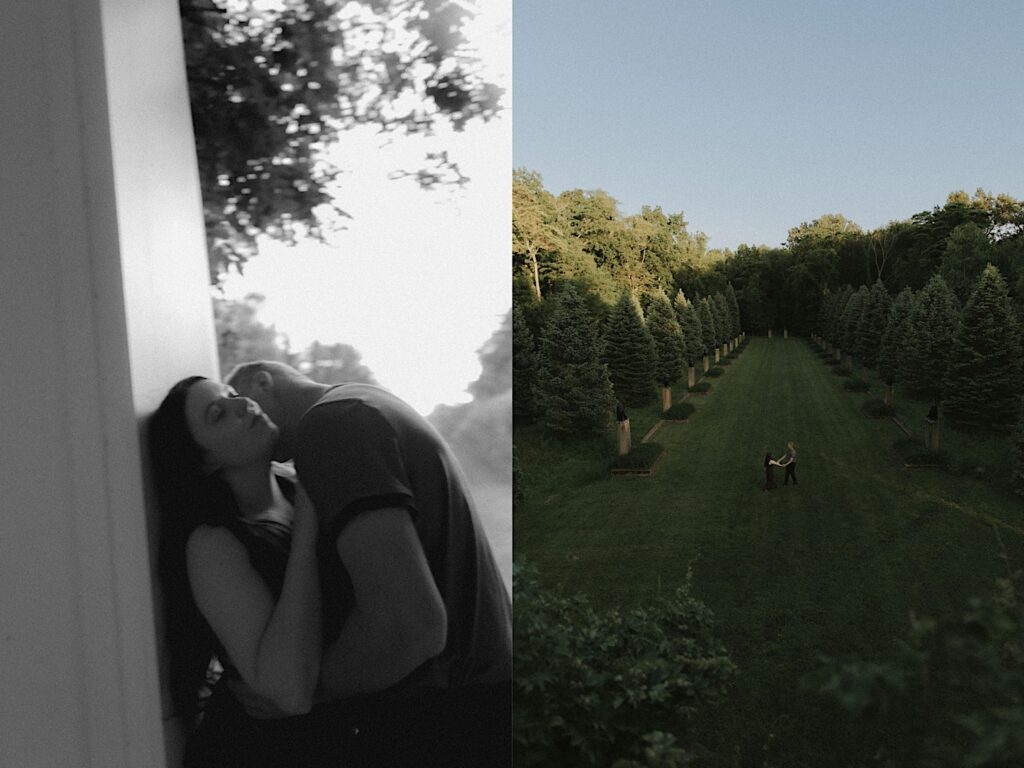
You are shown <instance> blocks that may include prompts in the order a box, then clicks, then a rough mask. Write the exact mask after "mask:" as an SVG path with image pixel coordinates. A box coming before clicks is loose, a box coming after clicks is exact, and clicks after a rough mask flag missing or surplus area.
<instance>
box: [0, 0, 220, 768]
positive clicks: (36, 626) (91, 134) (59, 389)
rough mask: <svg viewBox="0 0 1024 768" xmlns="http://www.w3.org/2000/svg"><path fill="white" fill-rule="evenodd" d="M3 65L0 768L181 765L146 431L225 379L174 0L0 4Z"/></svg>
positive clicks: (0, 179) (0, 103) (0, 168)
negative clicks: (160, 637) (186, 383)
mask: <svg viewBox="0 0 1024 768" xmlns="http://www.w3.org/2000/svg"><path fill="white" fill-rule="evenodd" d="M0 51H3V54H4V77H3V79H2V82H0V115H2V118H0V231H2V232H3V235H4V237H3V240H2V244H0V361H2V362H0V499H2V500H3V501H2V512H0V583H2V584H3V587H2V588H0V692H2V695H0V765H2V766H8V765H10V766H18V768H33V766H40V767H42V766H46V768H50V767H51V766H75V767H76V768H77V767H78V766H82V767H87V766H96V767H97V768H99V767H102V768H110V767H112V766H147V767H148V766H159V765H163V764H165V750H166V751H167V753H168V754H170V755H171V756H172V757H171V760H170V762H171V763H173V762H174V757H173V756H174V755H175V754H176V752H177V746H176V740H175V738H174V737H173V732H174V729H173V726H172V727H171V728H170V732H171V734H172V737H171V738H169V739H167V740H165V738H164V727H163V726H164V724H163V718H164V715H165V712H164V710H165V705H164V704H162V698H161V694H160V686H159V680H158V675H157V655H158V651H157V643H156V636H157V635H156V632H155V631H154V609H153V600H152V593H151V589H152V582H151V579H150V558H149V548H150V547H149V543H148V542H149V541H150V540H151V538H152V533H151V531H152V526H149V527H147V513H146V506H147V505H146V492H145V488H144V482H143V474H144V466H143V465H144V462H143V460H142V457H141V455H140V442H139V439H138V436H139V425H140V423H141V420H142V418H143V417H144V416H145V415H147V414H148V413H149V412H150V411H151V410H152V409H153V408H154V407H155V405H156V404H157V403H158V402H159V399H160V398H161V397H162V395H163V393H164V392H166V390H167V389H168V388H169V387H170V385H171V384H172V383H173V382H174V381H176V380H177V379H179V378H181V377H182V376H185V375H187V374H190V373H201V374H206V375H212V374H213V373H214V372H215V370H216V365H215V355H216V347H215V344H214V338H213V327H212V319H211V314H210V302H209V296H208V293H207V291H206V266H205V253H204V239H203V232H202V217H201V213H200V198H199V192H198V184H197V176H196V169H195V157H194V150H193V145H192V137H191V129H190V124H189V115H188V103H187V91H186V86H185V79H184V64H183V61H182V48H181V42H180V27H179V22H178V17H177V3H176V2H174V0H35V1H32V0H13V2H5V3H4V4H3V7H2V10H0ZM149 516H150V517H151V516H152V512H150V513H149ZM165 744H166V746H165Z"/></svg>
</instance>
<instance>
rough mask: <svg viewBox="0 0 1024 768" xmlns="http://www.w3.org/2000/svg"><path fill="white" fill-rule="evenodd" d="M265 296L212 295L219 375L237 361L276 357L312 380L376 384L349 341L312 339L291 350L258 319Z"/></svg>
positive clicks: (282, 339) (236, 363)
mask: <svg viewBox="0 0 1024 768" xmlns="http://www.w3.org/2000/svg"><path fill="white" fill-rule="evenodd" d="M264 301H265V297H264V296H262V295H260V294H258V293H250V294H248V295H247V296H246V297H245V298H244V299H242V300H241V301H235V300H233V299H223V298H216V297H215V298H214V300H213V313H214V327H215V329H216V333H217V354H218V356H219V358H220V375H221V378H225V377H226V376H227V375H228V373H230V372H231V369H232V368H234V367H235V366H236V365H238V364H239V363H248V362H251V361H253V360H279V361H281V362H282V363H287V364H288V365H291V366H294V367H295V368H297V369H299V370H300V371H302V372H303V373H305V374H306V375H307V376H309V377H310V378H311V379H313V380H314V381H319V382H320V383H322V384H338V383H341V382H344V381H359V382H364V383H366V384H376V383H377V381H376V379H375V378H374V376H373V371H371V370H370V369H369V368H367V367H366V366H365V365H363V363H362V356H361V355H360V353H359V351H358V350H357V349H356V348H355V347H353V346H351V345H350V344H323V343H321V342H319V341H314V342H313V343H312V344H310V345H309V346H308V347H307V348H306V349H305V350H303V351H301V352H292V351H291V347H290V344H289V341H288V337H287V336H286V335H285V334H282V333H278V331H277V329H276V328H275V327H274V326H273V325H264V324H263V323H262V322H260V320H259V317H258V315H259V311H260V309H261V308H262V307H263V303H264Z"/></svg>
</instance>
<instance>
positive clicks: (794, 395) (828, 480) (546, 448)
mask: <svg viewBox="0 0 1024 768" xmlns="http://www.w3.org/2000/svg"><path fill="white" fill-rule="evenodd" d="M725 371H726V373H725V375H724V376H722V377H721V378H719V379H717V380H711V381H713V388H712V391H711V393H710V394H709V395H707V396H706V397H692V398H691V399H690V402H693V403H694V404H695V405H696V406H697V408H698V410H697V413H696V414H695V415H694V416H693V417H692V418H691V419H690V421H689V422H688V423H686V424H666V425H665V426H664V427H663V428H662V429H661V430H660V431H659V432H658V433H657V434H656V436H655V437H654V440H655V441H657V442H659V443H661V444H662V445H664V446H665V448H666V449H667V454H666V455H665V457H664V458H663V459H662V462H661V464H660V465H659V467H658V471H657V473H656V474H655V476H653V477H650V478H625V479H624V478H613V477H611V476H610V475H609V473H608V471H607V467H608V462H609V461H610V459H611V458H612V456H613V455H614V446H611V445H609V444H608V441H604V442H601V443H593V444H585V445H583V446H577V447H574V446H571V445H560V444H558V443H556V442H553V441H549V440H546V439H545V438H544V437H543V436H542V434H541V432H540V430H539V429H537V428H531V429H528V430H517V433H516V447H517V452H518V455H519V459H520V463H521V465H522V469H523V472H524V477H525V484H526V492H527V504H526V509H525V512H523V513H522V514H520V515H519V516H517V517H516V519H515V524H514V536H515V554H516V558H517V559H519V560H522V561H525V562H527V563H530V564H533V565H535V566H537V568H538V570H539V571H540V575H541V578H542V580H543V581H545V582H546V583H547V584H549V585H552V586H558V587H561V588H562V589H563V590H564V591H566V592H568V593H573V592H583V593H585V594H587V595H589V596H590V597H591V598H592V600H593V601H594V602H595V603H596V604H598V605H602V606H628V605H631V604H635V603H636V602H638V601H642V600H644V599H645V598H649V597H651V596H654V595H657V594H659V593H660V594H664V593H666V592H668V591H670V590H672V589H673V588H674V587H675V586H676V585H678V584H680V583H682V582H683V581H684V579H685V577H686V573H687V570H688V569H691V570H692V573H693V581H692V583H693V591H694V594H695V596H696V597H698V598H700V599H701V600H703V601H704V602H705V603H706V604H707V605H708V606H709V607H710V608H711V609H712V610H713V611H714V613H715V615H716V619H717V627H718V636H719V637H720V638H721V639H722V640H723V642H724V643H725V644H726V645H727V647H728V648H729V651H730V654H731V656H732V657H733V660H734V661H735V662H736V663H737V664H738V665H739V666H740V669H741V675H742V677H741V680H740V681H738V685H737V693H736V695H735V696H734V701H733V702H732V704H733V706H732V707H731V709H730V711H731V715H730V719H732V720H733V723H732V727H735V728H736V729H741V728H742V729H747V730H749V729H750V728H751V727H752V726H755V721H757V720H759V719H760V720H761V721H762V723H763V727H764V728H765V729H767V728H768V727H770V726H769V720H770V719H771V718H772V717H777V716H778V714H779V713H780V712H781V711H785V710H786V708H787V705H786V704H785V703H784V702H786V701H787V700H792V697H793V696H794V695H795V690H796V686H797V682H798V680H799V678H800V677H801V676H802V675H803V674H804V673H806V672H807V671H809V670H810V669H812V668H814V667H815V666H816V664H817V659H818V657H819V655H820V654H827V655H832V656H838V657H846V656H851V655H866V656H874V655H879V654H882V653H885V652H887V651H888V650H890V649H891V645H892V638H893V637H896V636H902V635H903V634H904V632H905V630H906V628H907V627H908V624H909V622H908V614H909V612H910V611H911V610H915V611H917V612H918V613H928V614H931V615H936V616H941V615H949V614H952V613H956V612H958V611H960V610H961V609H962V608H963V605H964V601H965V599H966V597H967V596H969V595H971V594H979V593H984V592H988V591H990V590H991V588H992V585H993V582H994V579H995V578H997V577H998V576H1000V575H1004V574H1005V573H1006V563H1005V562H1004V561H1003V559H1002V554H1003V552H1004V551H1005V552H1006V553H1007V554H1008V556H1009V559H1010V563H1011V565H1012V566H1013V567H1024V535H1022V534H1024V515H1022V514H1021V512H1020V505H1019V504H1016V503H1015V502H1014V501H1013V500H1012V499H1010V498H1009V497H1006V496H1005V495H1002V494H1000V493H997V492H995V491H993V490H992V489H991V488H990V487H989V486H988V485H986V484H984V483H980V482H976V481H972V480H967V479H964V478H958V477H953V476H949V475H944V474H941V473H937V472H934V471H931V470H916V471H907V470H904V469H903V468H902V466H901V465H898V464H897V462H896V457H895V453H894V451H893V450H892V448H891V446H892V443H893V442H894V441H895V440H896V439H898V438H899V437H901V433H900V432H899V431H898V430H897V429H896V427H895V426H894V425H893V424H892V422H890V421H873V420H870V419H867V418H866V417H865V416H863V414H862V413H861V412H860V404H861V403H862V402H863V400H864V399H865V398H864V396H862V395H853V394H850V393H847V392H845V391H844V390H843V389H842V383H843V379H842V378H841V377H839V376H836V375H835V374H834V373H833V372H832V369H831V368H830V367H828V366H826V365H824V364H823V363H822V362H821V360H820V358H819V357H818V356H817V355H816V354H815V353H814V351H813V349H812V348H811V347H810V346H809V345H808V344H807V343H806V342H805V341H803V340H799V339H780V338H774V339H765V338H754V339H752V340H751V343H750V344H749V345H748V346H747V348H746V349H745V350H744V351H743V353H742V354H741V355H740V357H739V358H738V360H736V362H734V363H733V364H732V365H729V366H727V367H726V369H725ZM640 421H641V422H643V421H644V419H643V418H641V419H640ZM639 439H640V435H639V434H634V440H635V441H638V440H639ZM788 440H796V441H797V443H798V455H799V463H798V467H797V476H798V478H799V482H800V485H799V486H798V487H796V488H794V487H792V486H790V487H783V486H782V479H783V470H782V469H781V468H776V470H775V476H776V480H777V482H778V485H779V487H778V488H777V489H776V490H774V491H771V492H764V491H763V490H762V485H763V480H764V471H763V466H762V462H763V458H764V454H765V452H766V451H767V450H771V451H772V453H773V455H774V456H776V457H778V456H779V455H781V453H782V451H783V450H784V448H785V444H786V442H787V441H788ZM989 521H995V524H993V523H992V522H989ZM997 529H998V533H997ZM723 725H724V727H726V728H728V727H730V726H729V725H728V724H723ZM757 731H758V728H756V727H754V728H753V734H756V732H757Z"/></svg>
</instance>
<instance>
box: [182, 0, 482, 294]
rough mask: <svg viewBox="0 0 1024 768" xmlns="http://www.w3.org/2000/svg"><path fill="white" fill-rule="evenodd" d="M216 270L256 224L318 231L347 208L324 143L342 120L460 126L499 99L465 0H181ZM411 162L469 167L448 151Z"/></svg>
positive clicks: (445, 174) (251, 249) (427, 174)
mask: <svg viewBox="0 0 1024 768" xmlns="http://www.w3.org/2000/svg"><path fill="white" fill-rule="evenodd" d="M179 9H180V16H181V22H182V33H183V36H184V44H185V64H186V70H187V77H188V85H189V94H190V98H191V107H192V121H193V129H194V132H195V140H196V152H197V156H198V161H199V174H200V183H201V186H202V192H203V205H204V213H205V218H206V230H207V245H208V252H209V260H210V278H211V282H213V283H214V284H216V283H217V282H218V281H219V280H220V278H221V277H222V276H223V275H224V274H225V273H226V271H227V270H228V268H229V267H231V266H235V267H237V268H239V269H240V268H242V266H243V265H244V264H245V261H246V260H247V259H249V258H250V257H251V256H252V255H253V254H254V253H255V250H256V249H255V238H256V235H257V234H260V233H266V234H268V235H271V236H273V237H277V238H280V239H283V240H286V241H291V240H293V239H294V238H295V237H296V228H297V227H299V228H300V229H301V230H303V231H305V232H308V233H309V234H311V235H312V236H314V237H316V236H319V234H320V227H321V222H322V218H321V217H320V216H318V213H319V214H324V215H326V212H327V211H330V210H331V209H333V210H334V212H335V214H337V215H344V212H343V211H341V210H340V208H338V207H337V206H335V204H334V203H333V201H332V200H331V197H330V195H329V193H328V191H327V185H328V184H329V183H330V182H331V181H332V180H333V179H334V178H335V176H336V175H337V169H336V168H333V167H331V166H330V165H329V164H328V163H326V162H325V161H324V159H323V156H322V150H323V149H324V148H325V147H326V146H327V144H328V143H329V142H331V141H332V140H334V139H336V138H337V135H338V133H339V132H340V131H343V130H345V129H347V128H351V127H353V126H357V125H365V124H369V125H375V126H379V128H380V129H381V130H382V131H385V132H387V131H403V132H408V133H426V132H429V131H430V130H431V129H432V128H433V127H434V126H435V124H437V123H438V122H439V121H445V122H448V123H450V124H451V125H452V126H454V128H456V129H457V130H461V129H462V128H463V127H464V126H465V124H466V123H467V122H468V121H470V120H472V119H474V118H481V119H484V120H487V119H490V118H491V117H492V116H494V115H495V114H496V113H497V111H498V110H499V109H500V98H501V89H500V88H498V87H497V86H495V85H494V84H493V83H490V82H487V81H486V79H485V78H484V76H483V74H482V70H481V66H480V62H479V60H478V59H477V58H476V56H475V55H474V51H473V50H472V48H471V47H470V45H469V44H468V42H467V40H466V38H465V36H464V34H463V29H464V26H465V22H466V21H467V19H468V18H469V17H470V16H471V15H472V14H473V13H474V12H473V9H472V6H470V5H468V4H467V3H464V2H456V1H455V0H359V1H358V2H342V0H276V2H273V3H270V2H257V1H256V0H179ZM425 161H426V163H425V164H432V166H431V167H428V168H423V169H420V170H419V171H416V172H414V173H412V175H413V176H415V178H416V179H417V180H418V181H419V183H420V184H421V185H423V186H426V187H429V186H433V185H435V184H438V183H441V182H442V181H445V180H447V179H448V178H449V177H451V176H452V175H453V174H454V177H455V180H456V181H458V182H460V183H461V182H463V181H465V177H463V176H462V175H461V173H459V172H458V166H457V164H456V163H455V162H453V161H451V160H449V159H448V157H447V154H446V153H445V152H443V151H441V152H437V153H434V154H431V155H428V156H427V158H426V159H425Z"/></svg>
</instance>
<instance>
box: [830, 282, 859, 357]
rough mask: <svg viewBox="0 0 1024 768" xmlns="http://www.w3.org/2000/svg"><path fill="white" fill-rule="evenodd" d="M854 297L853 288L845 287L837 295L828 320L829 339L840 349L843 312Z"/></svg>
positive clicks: (841, 344)
mask: <svg viewBox="0 0 1024 768" xmlns="http://www.w3.org/2000/svg"><path fill="white" fill-rule="evenodd" d="M852 296H853V288H852V287H851V286H849V285H845V286H843V289H842V290H841V291H839V293H838V294H836V300H835V302H833V304H832V307H831V314H830V316H829V318H828V339H829V341H831V342H832V343H833V344H834V345H835V346H837V347H839V348H840V349H841V348H842V346H843V312H844V311H845V310H846V305H847V304H848V303H849V302H850V298H851V297H852Z"/></svg>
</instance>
